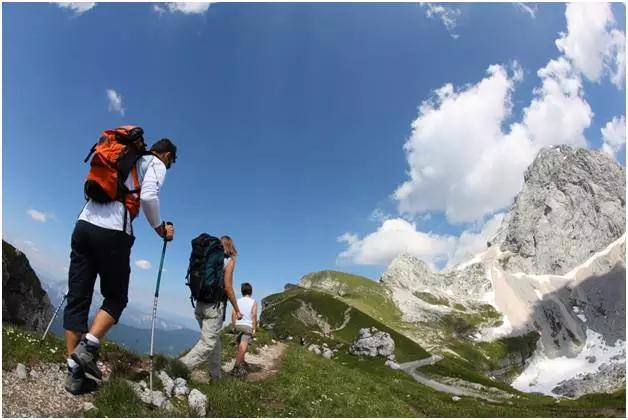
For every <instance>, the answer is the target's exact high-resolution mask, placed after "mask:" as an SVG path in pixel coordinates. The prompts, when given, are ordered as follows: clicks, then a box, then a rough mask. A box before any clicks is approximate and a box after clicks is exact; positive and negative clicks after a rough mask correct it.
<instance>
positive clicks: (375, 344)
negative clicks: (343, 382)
mask: <svg viewBox="0 0 628 420" xmlns="http://www.w3.org/2000/svg"><path fill="white" fill-rule="evenodd" d="M349 353H351V354H353V355H356V356H369V357H377V356H383V357H388V356H390V355H393V354H394V353H395V342H394V340H393V339H392V337H391V336H390V334H388V333H387V332H383V331H379V330H378V329H377V328H374V327H371V328H362V329H360V332H359V335H358V338H357V339H356V340H355V341H354V342H353V344H351V347H350V348H349Z"/></svg>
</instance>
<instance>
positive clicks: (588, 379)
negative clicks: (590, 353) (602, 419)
mask: <svg viewBox="0 0 628 420" xmlns="http://www.w3.org/2000/svg"><path fill="white" fill-rule="evenodd" d="M625 386H626V365H625V364H624V363H605V364H603V365H602V366H600V368H599V369H598V370H597V371H596V372H594V373H587V374H584V375H582V374H581V375H578V376H576V377H575V378H572V379H569V380H567V381H563V382H561V383H560V384H558V386H557V387H556V388H554V389H553V390H552V392H554V393H555V394H557V395H562V396H565V397H571V398H576V397H580V396H582V395H585V394H593V393H605V392H613V391H614V390H616V389H618V388H621V387H625Z"/></svg>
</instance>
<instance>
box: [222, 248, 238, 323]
mask: <svg viewBox="0 0 628 420" xmlns="http://www.w3.org/2000/svg"><path fill="white" fill-rule="evenodd" d="M234 268H235V259H234V258H231V259H229V262H228V263H227V267H225V294H226V295H227V298H228V299H229V302H231V306H233V310H234V311H235V316H236V319H242V314H241V313H240V308H239V307H238V300H237V299H236V296H235V292H234V291H233V269H234Z"/></svg>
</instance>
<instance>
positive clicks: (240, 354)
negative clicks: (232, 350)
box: [235, 340, 249, 366]
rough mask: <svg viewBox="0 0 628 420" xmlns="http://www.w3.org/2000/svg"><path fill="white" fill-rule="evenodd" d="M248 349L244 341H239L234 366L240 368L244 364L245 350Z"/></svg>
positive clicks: (247, 344)
mask: <svg viewBox="0 0 628 420" xmlns="http://www.w3.org/2000/svg"><path fill="white" fill-rule="evenodd" d="M248 347H249V343H248V342H247V341H246V340H242V341H240V345H239V346H238V354H236V359H235V364H236V366H241V365H242V363H244V355H245V354H246V349H247V348H248Z"/></svg>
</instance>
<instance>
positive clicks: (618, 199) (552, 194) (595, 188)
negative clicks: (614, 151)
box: [490, 145, 626, 274]
mask: <svg viewBox="0 0 628 420" xmlns="http://www.w3.org/2000/svg"><path fill="white" fill-rule="evenodd" d="M524 180H525V183H524V186H523V189H522V191H521V192H520V193H519V194H518V195H517V197H516V198H515V201H514V204H513V207H512V209H511V210H510V212H509V213H508V214H507V215H506V217H505V218H504V221H503V224H502V227H501V229H500V231H499V233H498V234H497V236H496V237H495V238H494V239H493V240H491V241H490V244H491V245H497V246H499V247H500V249H501V251H505V252H509V253H511V255H510V257H509V258H506V259H504V269H506V270H508V271H520V272H526V273H529V274H565V273H566V272H568V271H569V270H570V269H572V268H573V267H575V266H576V265H578V264H581V263H582V262H584V261H585V260H586V259H587V258H589V257H590V256H591V255H592V254H593V253H595V252H597V251H599V250H600V249H603V248H604V247H606V246H607V245H609V244H610V243H611V242H613V241H614V240H616V239H617V238H619V237H620V236H621V235H622V234H623V233H624V231H625V225H626V219H625V205H626V188H625V182H626V171H625V168H624V167H622V166H621V165H620V164H619V163H617V162H616V161H615V160H614V159H613V158H611V157H610V156H608V155H607V154H605V153H603V152H600V151H596V150H588V149H580V148H578V149H574V148H572V147H570V146H564V145H562V146H555V147H549V148H544V149H542V150H541V151H540V152H539V153H538V155H537V157H536V158H535V159H534V161H533V162H532V164H531V165H530V166H529V167H528V169H527V170H526V172H525V175H524Z"/></svg>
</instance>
